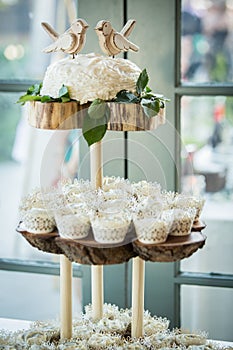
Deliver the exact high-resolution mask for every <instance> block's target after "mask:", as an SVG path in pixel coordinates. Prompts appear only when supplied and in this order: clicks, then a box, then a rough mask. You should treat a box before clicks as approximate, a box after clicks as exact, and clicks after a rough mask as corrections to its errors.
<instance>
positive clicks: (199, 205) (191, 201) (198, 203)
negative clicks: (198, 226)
mask: <svg viewBox="0 0 233 350" xmlns="http://www.w3.org/2000/svg"><path fill="white" fill-rule="evenodd" d="M204 204H205V199H204V198H200V197H195V196H190V195H186V194H177V196H176V198H175V200H174V208H183V209H185V208H186V209H187V208H195V209H196V214H195V218H194V222H197V221H198V220H199V219H200V216H201V213H202V210H203V207H204Z"/></svg>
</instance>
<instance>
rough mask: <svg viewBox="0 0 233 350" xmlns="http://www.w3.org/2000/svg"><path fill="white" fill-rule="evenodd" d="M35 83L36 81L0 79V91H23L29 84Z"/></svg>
mask: <svg viewBox="0 0 233 350" xmlns="http://www.w3.org/2000/svg"><path fill="white" fill-rule="evenodd" d="M35 83H38V81H32V80H25V81H22V80H20V81H17V80H14V81H10V80H0V92H25V91H26V90H27V89H28V87H29V86H31V85H33V84H35Z"/></svg>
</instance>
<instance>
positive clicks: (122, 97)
mask: <svg viewBox="0 0 233 350" xmlns="http://www.w3.org/2000/svg"><path fill="white" fill-rule="evenodd" d="M114 101H115V102H120V103H138V102H139V98H138V97H137V96H135V95H134V94H133V93H132V92H130V91H127V90H121V91H119V92H118V94H117V95H116V99H115V100H114Z"/></svg>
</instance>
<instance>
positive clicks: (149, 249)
mask: <svg viewBox="0 0 233 350" xmlns="http://www.w3.org/2000/svg"><path fill="white" fill-rule="evenodd" d="M205 240H206V236H204V235H203V234H202V233H201V232H197V231H196V232H191V234H190V235H187V236H180V237H178V236H168V239H167V241H166V242H165V243H160V244H151V245H146V244H143V243H141V242H139V241H135V242H133V249H134V251H135V252H137V254H138V256H139V257H140V258H141V259H143V260H146V261H147V260H148V261H152V262H174V261H178V260H182V259H184V258H188V257H189V256H191V255H192V254H193V253H195V252H196V251H197V250H198V249H199V248H202V247H203V246H204V244H205Z"/></svg>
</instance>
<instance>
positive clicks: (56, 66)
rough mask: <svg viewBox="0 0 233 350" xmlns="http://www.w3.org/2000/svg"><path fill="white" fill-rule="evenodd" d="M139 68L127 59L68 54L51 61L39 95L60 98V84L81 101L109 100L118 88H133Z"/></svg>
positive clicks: (139, 71)
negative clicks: (70, 55)
mask: <svg viewBox="0 0 233 350" xmlns="http://www.w3.org/2000/svg"><path fill="white" fill-rule="evenodd" d="M140 73H141V70H140V68H138V67H137V65H136V64H134V63H133V62H131V61H130V60H127V59H123V58H112V57H105V56H100V55H96V54H94V53H90V54H87V55H82V54H80V55H77V56H76V57H75V58H74V59H72V58H71V57H67V58H65V59H62V60H59V61H57V62H55V63H53V64H51V65H50V66H49V67H48V68H47V71H46V73H45V77H44V81H43V87H42V89H41V95H49V96H51V97H54V98H57V97H59V90H60V88H61V87H62V85H65V86H67V88H68V90H69V94H70V97H71V99H74V100H77V101H79V102H80V104H84V103H87V102H88V101H93V100H95V99H96V98H99V99H102V100H105V101H108V100H112V99H113V98H114V97H115V96H116V94H117V93H118V92H119V91H121V90H129V91H132V92H133V91H135V89H136V81H137V79H138V77H139V75H140Z"/></svg>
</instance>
